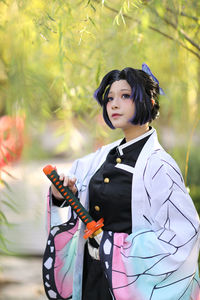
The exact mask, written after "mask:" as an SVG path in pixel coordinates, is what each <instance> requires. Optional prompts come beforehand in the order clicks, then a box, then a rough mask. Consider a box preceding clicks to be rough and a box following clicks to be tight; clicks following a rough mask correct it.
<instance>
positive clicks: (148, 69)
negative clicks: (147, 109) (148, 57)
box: [142, 63, 165, 95]
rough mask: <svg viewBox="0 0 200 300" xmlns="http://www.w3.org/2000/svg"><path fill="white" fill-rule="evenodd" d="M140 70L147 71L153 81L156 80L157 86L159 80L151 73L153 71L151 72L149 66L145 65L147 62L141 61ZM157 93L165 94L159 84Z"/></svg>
mask: <svg viewBox="0 0 200 300" xmlns="http://www.w3.org/2000/svg"><path fill="white" fill-rule="evenodd" d="M142 71H144V72H145V73H147V74H148V75H149V76H150V77H151V78H152V79H153V80H154V81H155V82H157V84H158V86H159V81H158V79H157V78H156V77H155V76H154V75H153V73H152V72H151V70H150V68H149V67H148V66H147V64H145V63H143V64H142ZM159 94H160V95H165V93H164V91H163V89H162V88H161V87H160V86H159Z"/></svg>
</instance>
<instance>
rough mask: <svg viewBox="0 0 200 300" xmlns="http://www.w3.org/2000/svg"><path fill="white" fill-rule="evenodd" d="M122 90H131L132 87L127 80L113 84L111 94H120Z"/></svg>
mask: <svg viewBox="0 0 200 300" xmlns="http://www.w3.org/2000/svg"><path fill="white" fill-rule="evenodd" d="M121 90H130V91H131V87H130V85H129V84H128V82H127V81H126V80H122V79H121V80H117V81H115V82H113V83H112V85H111V87H110V91H109V93H113V92H118V91H121Z"/></svg>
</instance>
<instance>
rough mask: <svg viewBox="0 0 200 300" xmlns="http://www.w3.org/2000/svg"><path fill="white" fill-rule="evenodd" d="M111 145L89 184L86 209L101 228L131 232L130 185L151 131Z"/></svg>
mask: <svg viewBox="0 0 200 300" xmlns="http://www.w3.org/2000/svg"><path fill="white" fill-rule="evenodd" d="M151 133H152V132H151V131H149V132H147V133H146V134H144V135H142V136H140V137H139V138H136V139H134V140H132V141H130V142H127V143H126V141H125V139H123V140H122V142H121V144H120V145H119V146H117V147H115V148H113V149H112V150H111V151H110V152H109V153H108V156H107V158H106V161H105V162H104V164H103V165H102V166H101V167H100V169H99V170H98V171H97V172H96V173H95V174H94V175H93V177H92V178H91V180H90V184H89V213H90V215H91V217H92V218H93V219H94V220H95V221H98V220H99V219H100V218H102V217H103V218H104V227H103V229H104V230H107V231H109V230H111V231H113V232H125V233H128V234H130V233H131V227H132V224H131V192H132V189H131V186H132V177H133V173H134V167H135V163H136V160H137V158H138V156H139V154H140V151H141V150H142V148H143V146H144V144H145V143H146V141H147V140H148V138H149V136H150V134H151Z"/></svg>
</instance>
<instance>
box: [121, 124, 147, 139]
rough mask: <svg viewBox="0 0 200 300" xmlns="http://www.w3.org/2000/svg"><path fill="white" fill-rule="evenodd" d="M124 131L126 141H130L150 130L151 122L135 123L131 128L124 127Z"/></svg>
mask: <svg viewBox="0 0 200 300" xmlns="http://www.w3.org/2000/svg"><path fill="white" fill-rule="evenodd" d="M123 131H124V135H125V139H126V142H129V141H131V140H133V139H135V138H137V137H139V136H141V135H143V134H144V133H146V132H147V131H149V123H146V124H144V125H133V126H131V127H129V128H126V129H124V130H123Z"/></svg>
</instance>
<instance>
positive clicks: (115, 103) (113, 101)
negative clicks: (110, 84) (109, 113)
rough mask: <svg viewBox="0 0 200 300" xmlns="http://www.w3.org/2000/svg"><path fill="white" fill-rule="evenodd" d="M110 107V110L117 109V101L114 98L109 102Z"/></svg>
mask: <svg viewBox="0 0 200 300" xmlns="http://www.w3.org/2000/svg"><path fill="white" fill-rule="evenodd" d="M111 107H112V109H115V108H118V107H119V99H118V98H114V99H113V100H112V102H111Z"/></svg>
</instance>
